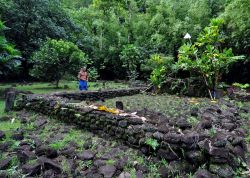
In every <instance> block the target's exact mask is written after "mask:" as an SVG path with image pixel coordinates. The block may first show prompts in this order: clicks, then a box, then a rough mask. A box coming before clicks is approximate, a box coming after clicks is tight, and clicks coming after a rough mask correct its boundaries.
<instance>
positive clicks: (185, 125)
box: [176, 118, 192, 129]
mask: <svg viewBox="0 0 250 178" xmlns="http://www.w3.org/2000/svg"><path fill="white" fill-rule="evenodd" d="M176 125H177V126H178V127H179V128H181V129H188V128H192V125H191V124H190V123H189V122H188V121H187V120H186V119H184V118H181V119H179V120H178V121H177V122H176Z"/></svg>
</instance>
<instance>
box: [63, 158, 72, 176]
mask: <svg viewBox="0 0 250 178" xmlns="http://www.w3.org/2000/svg"><path fill="white" fill-rule="evenodd" d="M61 166H62V171H63V172H64V173H66V174H67V175H68V176H69V175H71V171H70V167H69V164H68V162H67V160H66V159H64V160H62V162H61Z"/></svg>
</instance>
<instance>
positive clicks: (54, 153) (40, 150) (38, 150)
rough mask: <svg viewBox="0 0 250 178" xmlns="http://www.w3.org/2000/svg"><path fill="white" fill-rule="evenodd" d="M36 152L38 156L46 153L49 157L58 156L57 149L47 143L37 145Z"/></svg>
mask: <svg viewBox="0 0 250 178" xmlns="http://www.w3.org/2000/svg"><path fill="white" fill-rule="evenodd" d="M35 153H36V155H37V156H42V155H46V156H47V157H48V158H56V157H57V156H58V152H57V150H55V149H53V148H49V147H47V146H45V145H42V146H40V147H37V148H36V149H35Z"/></svg>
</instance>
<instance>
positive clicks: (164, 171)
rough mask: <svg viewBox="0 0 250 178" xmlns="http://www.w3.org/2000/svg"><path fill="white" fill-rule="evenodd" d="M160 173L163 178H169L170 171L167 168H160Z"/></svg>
mask: <svg viewBox="0 0 250 178" xmlns="http://www.w3.org/2000/svg"><path fill="white" fill-rule="evenodd" d="M159 173H160V175H161V177H169V170H168V168H166V167H165V166H162V167H160V168H159Z"/></svg>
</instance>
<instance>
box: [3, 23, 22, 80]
mask: <svg viewBox="0 0 250 178" xmlns="http://www.w3.org/2000/svg"><path fill="white" fill-rule="evenodd" d="M4 29H6V27H5V26H4V23H3V22H2V21H0V76H3V75H7V74H9V73H10V72H11V71H13V70H15V69H17V68H18V66H19V64H20V61H19V60H18V58H19V55H20V52H19V51H18V50H16V49H15V48H14V45H12V44H10V43H9V42H8V41H7V40H6V38H5V36H4V33H3V31H4Z"/></svg>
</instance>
